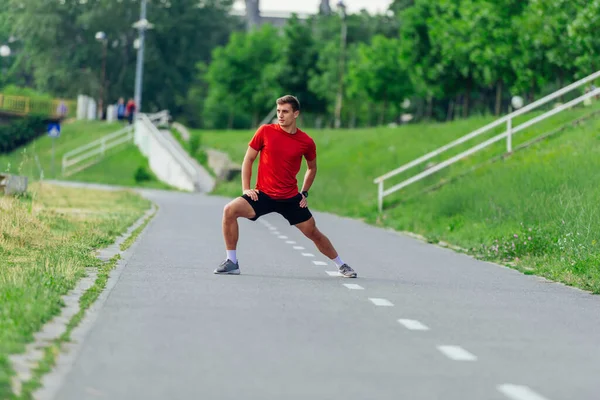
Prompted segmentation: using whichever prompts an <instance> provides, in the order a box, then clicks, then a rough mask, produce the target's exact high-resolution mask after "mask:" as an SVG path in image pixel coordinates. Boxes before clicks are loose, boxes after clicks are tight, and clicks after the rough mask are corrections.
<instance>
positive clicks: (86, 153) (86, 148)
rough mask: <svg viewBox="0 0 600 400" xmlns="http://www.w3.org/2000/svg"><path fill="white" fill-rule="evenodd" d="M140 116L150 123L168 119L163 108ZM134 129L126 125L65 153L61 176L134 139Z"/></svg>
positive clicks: (90, 164) (75, 170)
mask: <svg viewBox="0 0 600 400" xmlns="http://www.w3.org/2000/svg"><path fill="white" fill-rule="evenodd" d="M142 116H144V117H145V118H147V119H148V121H149V122H150V123H152V122H154V123H158V124H163V123H165V122H168V120H169V111H168V110H164V111H161V112H158V113H154V114H149V115H148V116H145V115H144V114H138V115H137V118H141V117H142ZM134 129H135V128H134V125H128V126H126V127H124V128H122V129H119V130H118V131H116V132H113V133H110V134H108V135H106V136H103V137H101V138H100V139H97V140H94V141H92V142H90V143H87V144H84V145H83V146H80V147H77V148H76V149H73V150H71V151H69V152H67V153H65V154H64V155H63V158H62V174H63V176H69V175H72V174H74V173H76V172H79V171H81V170H83V169H85V168H88V167H90V166H92V165H94V164H96V163H98V162H99V161H100V160H102V158H104V156H105V155H106V152H107V151H108V150H110V149H114V148H115V147H117V146H120V145H122V144H126V143H130V142H132V141H133V139H134Z"/></svg>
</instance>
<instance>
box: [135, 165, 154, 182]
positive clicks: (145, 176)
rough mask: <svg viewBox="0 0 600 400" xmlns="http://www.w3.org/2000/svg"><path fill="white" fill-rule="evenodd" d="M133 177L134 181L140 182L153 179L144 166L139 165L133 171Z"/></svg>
mask: <svg viewBox="0 0 600 400" xmlns="http://www.w3.org/2000/svg"><path fill="white" fill-rule="evenodd" d="M134 179H135V181H136V182H138V183H140V182H144V181H151V180H152V179H153V176H152V174H151V173H150V171H148V169H147V168H146V167H145V166H143V165H140V166H139V167H138V169H137V170H136V171H135V175H134Z"/></svg>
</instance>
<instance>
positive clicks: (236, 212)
mask: <svg viewBox="0 0 600 400" xmlns="http://www.w3.org/2000/svg"><path fill="white" fill-rule="evenodd" d="M255 215H256V213H255V212H254V209H253V208H252V206H251V205H250V204H249V203H248V202H247V201H246V200H245V199H243V198H241V197H238V198H237V199H235V200H232V201H231V202H229V203H228V204H227V205H226V206H225V208H224V209H223V221H222V228H223V239H224V240H225V249H226V250H227V259H226V260H225V261H224V262H223V263H222V264H221V266H220V267H219V268H217V269H216V270H215V273H236V274H239V266H238V265H237V257H236V255H235V254H236V253H235V252H236V247H237V243H238V239H239V225H238V221H237V220H238V218H254V216H255ZM232 271H233V272H232Z"/></svg>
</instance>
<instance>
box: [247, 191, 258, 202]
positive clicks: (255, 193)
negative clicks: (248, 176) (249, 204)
mask: <svg viewBox="0 0 600 400" xmlns="http://www.w3.org/2000/svg"><path fill="white" fill-rule="evenodd" d="M244 194H245V195H246V196H248V197H250V198H251V199H252V200H254V201H257V200H258V190H256V189H248V190H244Z"/></svg>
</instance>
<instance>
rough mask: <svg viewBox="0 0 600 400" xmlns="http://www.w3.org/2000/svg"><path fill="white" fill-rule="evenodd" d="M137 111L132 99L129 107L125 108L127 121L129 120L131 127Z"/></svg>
mask: <svg viewBox="0 0 600 400" xmlns="http://www.w3.org/2000/svg"><path fill="white" fill-rule="evenodd" d="M135 109H136V107H135V101H133V99H131V98H130V99H129V101H128V102H127V106H126V107H125V114H126V115H127V119H128V120H129V125H131V124H133V117H134V115H135Z"/></svg>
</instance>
